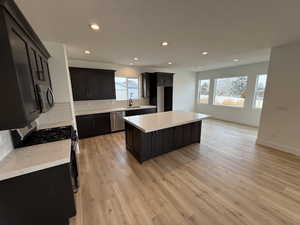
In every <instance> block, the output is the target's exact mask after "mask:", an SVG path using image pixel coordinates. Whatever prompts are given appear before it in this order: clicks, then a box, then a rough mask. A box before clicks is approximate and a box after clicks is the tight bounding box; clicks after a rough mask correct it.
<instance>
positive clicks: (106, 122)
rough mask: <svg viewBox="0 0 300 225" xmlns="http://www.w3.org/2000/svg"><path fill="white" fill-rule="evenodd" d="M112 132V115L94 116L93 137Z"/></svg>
mask: <svg viewBox="0 0 300 225" xmlns="http://www.w3.org/2000/svg"><path fill="white" fill-rule="evenodd" d="M110 132H111V127H110V113H101V114H95V115H94V128H93V133H94V134H93V135H94V136H97V135H101V134H107V133H110Z"/></svg>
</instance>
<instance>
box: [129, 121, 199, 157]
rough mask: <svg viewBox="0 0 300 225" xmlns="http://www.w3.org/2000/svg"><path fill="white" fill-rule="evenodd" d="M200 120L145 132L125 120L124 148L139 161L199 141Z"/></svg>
mask: <svg viewBox="0 0 300 225" xmlns="http://www.w3.org/2000/svg"><path fill="white" fill-rule="evenodd" d="M201 126H202V121H199V122H194V123H190V124H185V125H181V126H177V127H172V128H167V129H162V130H158V131H153V132H149V133H145V132H143V131H141V130H139V129H138V128H136V127H134V126H133V125H131V124H129V123H128V122H125V131H126V148H127V150H128V151H129V152H131V153H132V155H133V156H134V157H135V158H136V159H137V160H138V161H139V162H140V163H142V162H144V161H146V160H148V159H151V158H153V157H156V156H159V155H162V154H165V153H168V152H171V151H173V150H176V149H178V148H182V147H184V146H187V145H190V144H193V143H200V140H201Z"/></svg>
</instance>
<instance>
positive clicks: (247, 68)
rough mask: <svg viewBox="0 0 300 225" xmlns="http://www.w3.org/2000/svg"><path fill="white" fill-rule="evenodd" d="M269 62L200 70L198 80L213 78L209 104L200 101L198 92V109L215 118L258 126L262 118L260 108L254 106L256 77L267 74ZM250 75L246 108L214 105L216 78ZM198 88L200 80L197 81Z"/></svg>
mask: <svg viewBox="0 0 300 225" xmlns="http://www.w3.org/2000/svg"><path fill="white" fill-rule="evenodd" d="M267 70H268V62H262V63H255V64H249V65H242V66H236V67H229V68H222V69H217V70H209V71H203V72H198V80H201V79H211V82H210V99H209V104H200V103H198V94H196V96H197V97H196V111H197V112H200V113H204V114H209V115H211V116H212V117H214V118H217V119H222V120H227V121H232V122H236V123H241V124H247V125H251V126H258V125H259V120H260V114H261V110H260V109H255V108H253V97H254V95H253V94H254V89H255V84H256V77H257V75H258V74H267ZM244 75H246V76H248V87H247V97H246V100H245V106H244V108H236V107H228V106H219V105H218V106H217V105H213V96H214V93H213V87H214V79H215V78H222V77H234V76H244ZM197 90H198V82H197Z"/></svg>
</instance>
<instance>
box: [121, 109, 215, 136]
mask: <svg viewBox="0 0 300 225" xmlns="http://www.w3.org/2000/svg"><path fill="white" fill-rule="evenodd" d="M209 117H210V116H209V115H205V114H200V113H195V112H188V111H169V112H159V113H152V114H146V115H138V116H129V117H124V120H125V121H126V122H128V123H130V124H131V125H133V126H135V127H136V128H138V129H139V130H141V131H143V132H145V133H148V132H153V131H157V130H161V129H166V128H170V127H176V126H180V125H184V124H188V123H193V122H197V121H200V120H203V119H207V118H209Z"/></svg>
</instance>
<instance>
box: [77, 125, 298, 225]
mask: <svg viewBox="0 0 300 225" xmlns="http://www.w3.org/2000/svg"><path fill="white" fill-rule="evenodd" d="M256 133H257V131H256V129H254V128H250V127H246V126H241V125H236V124H232V123H226V122H222V121H216V120H209V121H205V122H204V124H203V133H202V142H201V144H194V145H191V146H188V147H185V148H182V149H180V150H178V151H175V152H172V153H169V154H166V155H163V156H160V157H157V158H155V159H153V160H150V161H147V162H145V163H144V164H143V165H140V164H139V163H138V162H137V161H136V160H135V159H134V158H133V157H132V156H131V155H130V154H129V153H128V152H126V149H125V140H124V132H121V133H115V134H109V135H104V136H99V137H96V138H90V139H85V140H82V141H80V148H81V152H82V154H81V155H80V175H81V189H80V192H79V193H78V194H77V208H78V215H77V217H76V219H73V220H72V225H102V224H103V225H106V224H113V225H127V224H128V225H152V224H153V225H196V224H197V225H231V224H233V225H243V224H247V225H257V224H261V225H268V224H272V225H281V224H285V225H288V224H295V225H296V224H297V225H299V224H300V186H299V185H300V157H296V156H293V155H290V154H287V153H283V152H280V151H276V150H272V149H268V148H264V147H261V146H256V145H255V139H256Z"/></svg>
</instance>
